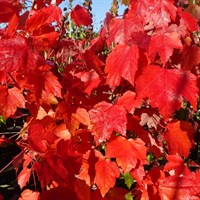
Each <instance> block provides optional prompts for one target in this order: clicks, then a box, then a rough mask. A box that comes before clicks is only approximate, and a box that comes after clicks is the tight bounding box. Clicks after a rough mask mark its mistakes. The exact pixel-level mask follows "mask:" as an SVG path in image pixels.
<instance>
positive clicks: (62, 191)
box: [30, 187, 78, 200]
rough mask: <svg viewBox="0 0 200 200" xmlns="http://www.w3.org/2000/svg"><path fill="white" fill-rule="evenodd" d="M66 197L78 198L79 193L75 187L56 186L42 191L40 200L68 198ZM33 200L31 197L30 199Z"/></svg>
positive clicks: (64, 199)
mask: <svg viewBox="0 0 200 200" xmlns="http://www.w3.org/2000/svg"><path fill="white" fill-rule="evenodd" d="M66 198H68V199H70V200H77V199H78V197H77V194H76V192H75V191H74V190H73V188H67V187H55V188H53V189H51V190H46V191H45V192H43V193H42V195H41V197H40V200H47V199H48V200H54V199H59V200H66ZM30 200H31V199H30Z"/></svg>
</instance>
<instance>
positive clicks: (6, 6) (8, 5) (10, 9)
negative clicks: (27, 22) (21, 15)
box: [0, 0, 18, 23]
mask: <svg viewBox="0 0 200 200" xmlns="http://www.w3.org/2000/svg"><path fill="white" fill-rule="evenodd" d="M17 4H18V1H17V0H16V1H15V0H14V1H13V2H11V1H8V0H5V1H4V0H3V1H1V6H0V23H5V22H8V21H9V20H10V19H11V18H12V16H13V14H16V15H18V9H17V6H16V5H17Z"/></svg>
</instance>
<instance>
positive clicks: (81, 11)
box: [71, 5, 92, 26]
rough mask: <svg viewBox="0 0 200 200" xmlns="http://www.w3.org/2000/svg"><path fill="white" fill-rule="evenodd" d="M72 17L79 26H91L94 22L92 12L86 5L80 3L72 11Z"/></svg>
mask: <svg viewBox="0 0 200 200" xmlns="http://www.w3.org/2000/svg"><path fill="white" fill-rule="evenodd" d="M71 18H72V19H73V21H74V22H75V23H76V25H77V26H81V25H84V26H89V25H91V24H92V18H91V16H90V14H89V13H88V11H87V10H86V9H85V8H84V7H82V6H80V5H76V7H75V8H74V9H73V10H72V11H71Z"/></svg>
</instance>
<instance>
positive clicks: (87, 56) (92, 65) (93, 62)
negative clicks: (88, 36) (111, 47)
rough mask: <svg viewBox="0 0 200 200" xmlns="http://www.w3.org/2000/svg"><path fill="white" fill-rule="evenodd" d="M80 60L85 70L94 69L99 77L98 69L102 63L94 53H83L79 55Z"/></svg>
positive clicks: (99, 71) (99, 70) (89, 51)
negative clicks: (85, 67)
mask: <svg viewBox="0 0 200 200" xmlns="http://www.w3.org/2000/svg"><path fill="white" fill-rule="evenodd" d="M81 59H83V61H84V62H85V64H86V66H87V68H89V69H94V70H95V71H96V72H97V73H98V74H99V75H101V74H102V72H101V69H100V67H102V66H103V65H104V63H103V62H102V61H101V60H100V59H99V57H98V56H97V55H96V54H94V52H92V51H91V50H87V51H85V52H84V53H82V54H81Z"/></svg>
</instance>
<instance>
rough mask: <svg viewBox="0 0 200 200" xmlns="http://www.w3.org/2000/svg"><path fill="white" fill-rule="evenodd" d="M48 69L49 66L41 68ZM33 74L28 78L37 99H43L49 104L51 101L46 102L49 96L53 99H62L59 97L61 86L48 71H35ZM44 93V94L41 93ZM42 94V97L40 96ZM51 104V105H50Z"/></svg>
mask: <svg viewBox="0 0 200 200" xmlns="http://www.w3.org/2000/svg"><path fill="white" fill-rule="evenodd" d="M45 67H47V68H49V66H47V65H46V66H43V68H45ZM34 73H35V74H33V75H32V77H30V80H31V81H32V82H33V83H34V92H35V95H36V98H37V99H40V98H42V97H43V100H44V101H45V102H46V103H48V102H49V104H50V103H51V101H49V100H48V98H49V97H51V95H53V96H54V97H55V96H56V97H60V98H61V97H62V96H61V88H62V86H61V84H60V82H58V78H57V77H56V76H55V75H54V74H53V73H52V72H51V71H48V69H46V70H45V69H44V70H43V71H42V70H37V71H36V70H35V72H34ZM42 92H44V93H42ZM42 94H43V95H44V96H42ZM52 104H53V103H52Z"/></svg>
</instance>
